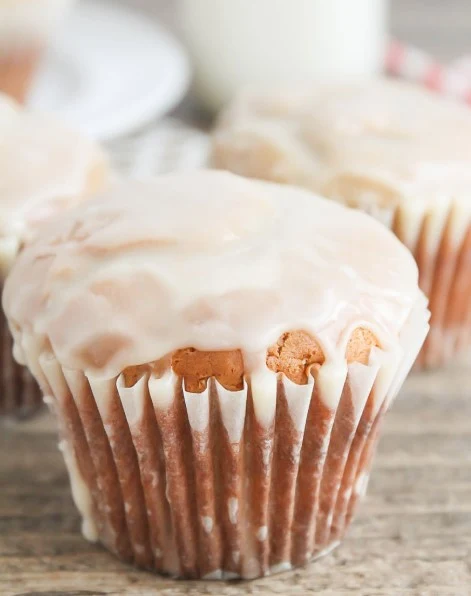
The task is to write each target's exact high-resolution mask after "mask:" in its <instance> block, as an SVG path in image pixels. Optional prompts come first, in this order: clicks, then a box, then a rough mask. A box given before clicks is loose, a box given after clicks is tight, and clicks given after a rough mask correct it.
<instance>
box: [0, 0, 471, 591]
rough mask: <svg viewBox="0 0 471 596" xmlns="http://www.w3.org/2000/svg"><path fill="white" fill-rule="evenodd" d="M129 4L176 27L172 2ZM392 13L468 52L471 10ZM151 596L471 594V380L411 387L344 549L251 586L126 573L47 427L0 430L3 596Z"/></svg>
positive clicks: (415, 381) (431, 378) (393, 415)
mask: <svg viewBox="0 0 471 596" xmlns="http://www.w3.org/2000/svg"><path fill="white" fill-rule="evenodd" d="M122 1H126V0H122ZM127 1H128V2H129V1H132V2H133V3H134V4H140V5H142V7H143V8H144V9H146V10H149V12H151V13H156V14H159V15H162V16H163V17H164V18H165V19H166V20H167V22H168V23H169V24H170V25H171V26H173V25H174V24H175V12H174V4H175V0H127ZM392 4H393V32H394V34H395V35H397V36H398V37H400V38H402V39H405V40H407V41H413V42H415V43H417V44H418V45H421V46H423V47H425V48H427V49H429V50H431V51H433V52H435V53H436V54H437V55H438V56H440V57H441V58H443V59H448V58H452V57H453V56H457V55H460V54H461V53H464V52H466V51H470V50H471V35H470V33H471V4H470V3H469V2H466V1H465V0H447V1H446V2H444V1H443V0H429V1H428V2H427V3H424V2H423V1H422V0H392ZM425 7H426V8H425ZM187 105H190V107H191V102H190V104H187ZM181 113H182V111H181V110H180V111H179V112H178V114H181ZM190 113H191V110H188V109H187V110H184V111H183V115H184V116H186V117H188V114H190ZM155 593H159V594H166V595H176V596H178V595H182V594H214V595H218V596H221V595H225V594H240V593H247V594H259V595H270V594H284V595H287V594H290V595H291V594H293V595H294V594H300V595H301V594H320V595H327V594H330V595H341V594H356V595H360V596H373V595H375V596H379V595H387V596H391V595H396V594H400V595H402V594H417V595H425V596H427V595H433V596H435V595H445V596H446V595H449V596H461V595H463V596H465V595H469V594H471V372H466V371H465V370H460V369H456V370H452V371H448V372H444V373H436V374H429V375H416V376H413V377H411V378H410V379H409V380H408V382H407V384H406V387H405V388H404V390H403V392H402V394H401V396H400V398H399V400H398V401H397V402H396V404H395V406H394V408H393V409H392V411H391V412H390V414H389V416H388V419H387V423H386V426H385V429H384V434H383V438H382V441H381V444H380V449H379V453H378V457H377V460H376V466H375V469H374V473H373V475H372V479H371V482H370V488H369V493H368V496H367V498H366V500H365V502H364V503H363V506H362V508H361V510H360V512H359V516H358V518H357V519H356V521H355V523H354V524H353V526H352V529H351V531H350V534H349V536H348V538H347V540H346V541H345V542H344V544H343V545H342V546H341V547H340V548H339V549H338V550H337V551H335V552H334V553H333V554H332V555H330V556H329V557H326V558H325V559H323V560H320V561H317V562H316V563H313V564H311V565H309V566H308V567H307V568H306V569H303V570H298V571H293V572H290V573H286V574H283V575H280V576H275V577H272V578H267V579H263V580H259V581H255V582H252V583H242V584H241V583H233V584H221V583H197V582H176V581H172V580H168V579H162V578H159V577H155V576H152V575H150V574H147V573H141V572H138V571H135V570H133V569H131V568H128V567H126V566H124V565H122V564H120V563H119V562H118V561H116V560H115V559H114V558H113V557H112V556H111V555H109V554H108V553H107V552H105V551H104V550H103V549H102V548H101V547H99V546H96V545H91V544H88V543H87V542H86V541H85V540H84V539H83V538H82V537H81V535H80V520H79V517H78V515H77V512H76V510H75V508H74V506H73V503H72V499H71V496H70V490H69V484H68V478H67V474H66V471H65V468H64V465H63V463H62V459H61V456H60V454H59V452H58V450H57V439H56V436H55V433H54V431H53V424H52V422H51V419H49V418H48V417H47V416H41V417H40V418H39V419H36V420H35V421H34V422H28V423H25V424H17V425H9V426H0V595H2V596H12V595H15V596H17V595H20V594H21V595H23V596H25V595H26V594H29V595H30V596H31V595H33V594H34V595H38V594H41V595H42V596H46V595H52V594H54V595H56V596H58V595H63V596H64V595H69V596H73V595H77V594H89V595H95V594H113V595H120V594H126V595H127V594H136V595H137V594H139V595H147V594H155Z"/></svg>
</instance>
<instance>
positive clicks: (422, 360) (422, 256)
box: [355, 197, 471, 370]
mask: <svg viewBox="0 0 471 596" xmlns="http://www.w3.org/2000/svg"><path fill="white" fill-rule="evenodd" d="M355 205H357V206H359V208H360V209H362V210H364V211H366V212H368V213H369V214H370V215H372V216H373V217H375V218H376V219H378V220H379V221H381V222H382V223H383V224H385V225H386V226H387V227H389V228H390V229H391V230H392V231H393V232H394V234H395V235H396V236H397V237H398V238H399V240H401V242H402V243H403V244H405V245H406V246H407V248H408V249H409V250H410V251H411V252H412V254H413V255H414V258H415V260H416V262H417V265H418V267H419V285H420V287H421V289H422V291H423V292H424V294H425V295H426V296H428V298H429V308H430V312H431V319H430V333H429V335H428V337H427V339H426V341H425V344H424V347H423V349H422V350H421V352H420V355H419V357H418V358H417V362H416V364H415V367H414V368H415V369H417V370H420V369H424V368H437V367H440V366H444V365H445V364H447V363H449V362H450V361H453V360H462V359H463V358H466V357H469V353H470V350H471V300H470V299H469V296H470V295H471V203H470V202H469V200H467V199H458V198H456V199H451V198H449V199H446V198H445V197H443V198H442V199H441V200H437V201H436V202H434V203H431V204H430V203H429V202H425V201H421V200H417V199H414V198H410V200H404V201H402V202H401V204H400V205H399V206H398V207H397V208H394V209H389V208H384V209H382V208H376V207H374V206H368V205H362V203H361V201H360V202H358V203H357V202H355Z"/></svg>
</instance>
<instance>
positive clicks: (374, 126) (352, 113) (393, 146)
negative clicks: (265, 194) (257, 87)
mask: <svg viewBox="0 0 471 596" xmlns="http://www.w3.org/2000/svg"><path fill="white" fill-rule="evenodd" d="M470 138H471V112H470V111H469V109H468V107H467V106H465V105H461V104H458V103H456V102H454V101H453V100H450V99H445V98H442V97H440V96H438V95H436V94H433V93H431V92H428V91H426V90H423V89H421V88H419V87H418V86H414V85H411V84H407V83H400V82H392V81H386V80H381V79H379V80H376V81H375V82H369V83H364V84H353V85H342V86H339V85H334V86H324V87H320V88H319V87H318V88H315V89H312V90H309V89H304V90H303V91H301V90H300V91H299V92H291V93H283V92H273V91H272V92H270V93H269V92H265V93H263V92H260V93H256V92H254V93H246V94H245V95H242V96H241V97H240V98H239V99H238V100H236V101H235V102H234V104H233V105H232V106H230V107H229V109H228V110H227V112H226V114H225V115H224V116H223V118H222V120H221V125H220V127H219V129H218V130H217V131H216V134H215V141H214V145H215V159H216V161H217V162H218V163H219V164H220V165H222V166H223V167H227V168H228V169H230V170H233V171H235V172H237V173H241V174H246V175H247V174H248V175H253V176H255V177H260V178H263V179H268V180H280V181H284V182H288V183H294V184H298V185H300V186H304V187H308V188H310V189H311V190H314V191H316V192H319V193H321V194H324V195H326V196H329V197H331V198H335V199H339V200H341V201H347V202H348V203H349V204H352V205H355V206H357V207H361V208H363V209H369V208H371V207H372V206H374V207H376V208H378V207H388V206H391V205H392V206H397V204H398V203H401V202H406V203H409V202H417V201H418V202H425V203H426V204H427V205H430V204H433V203H437V202H438V203H440V204H444V205H445V208H446V204H447V203H448V202H449V201H450V200H451V199H453V200H457V199H459V198H460V197H461V198H464V199H467V198H468V196H469V194H470V191H471V167H470V165H471V158H470V155H471V146H470ZM266 156H269V157H268V158H267V157H266ZM264 157H265V159H264ZM466 202H467V203H469V201H466Z"/></svg>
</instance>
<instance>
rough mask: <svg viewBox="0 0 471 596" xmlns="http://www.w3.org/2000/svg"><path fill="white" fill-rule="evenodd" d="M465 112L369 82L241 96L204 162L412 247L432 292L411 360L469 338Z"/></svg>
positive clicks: (448, 352)
mask: <svg viewBox="0 0 471 596" xmlns="http://www.w3.org/2000/svg"><path fill="white" fill-rule="evenodd" d="M470 138H471V112H470V110H469V108H468V107H467V106H464V105H459V104H457V103H454V102H452V101H451V100H446V99H443V98H440V97H438V96H436V95H433V94H432V93H429V92H427V91H424V90H422V89H420V88H418V87H414V86H411V85H407V84H403V83H397V82H388V81H376V82H373V83H367V84H363V85H345V86H341V87H339V86H336V87H326V88H323V89H322V90H316V91H312V92H310V91H308V90H306V91H305V92H299V93H296V92H293V93H291V94H289V93H285V94H282V93H278V94H277V93H272V94H269V93H266V94H263V93H262V94H258V95H257V94H253V95H250V94H247V95H246V96H243V97H240V98H239V99H238V100H237V101H235V103H234V104H233V105H232V106H230V107H229V108H228V110H227V112H226V113H225V114H223V116H222V117H221V121H220V125H219V128H218V129H217V130H216V132H215V135H214V145H213V155H212V162H213V164H214V165H216V166H217V167H219V168H224V169H228V170H231V171H233V172H236V173H239V174H243V175H246V176H251V177H255V178H262V179H267V180H273V181H277V182H281V183H289V184H295V185H299V186H303V187H306V188H309V189H311V190H314V191H317V192H319V193H321V194H323V195H325V196H327V197H330V198H332V199H335V200H338V201H341V202H343V203H345V204H347V205H348V206H350V207H355V208H359V209H363V210H365V211H368V212H369V213H371V214H372V215H374V216H375V217H377V218H378V219H380V220H381V221H383V222H384V223H385V224H386V225H387V226H389V227H390V228H392V230H393V231H394V233H395V234H396V235H397V236H398V237H399V238H400V239H401V241H402V242H403V243H404V244H405V245H406V246H407V247H408V248H409V249H410V250H411V251H412V252H413V254H414V256H415V258H416V261H417V263H418V265H419V272H420V286H421V288H422V290H423V291H424V293H425V294H426V295H427V296H429V298H430V310H431V312H432V319H431V331H430V335H429V337H428V339H427V341H426V344H425V347H424V350H423V351H422V353H421V356H420V358H419V364H421V365H422V366H427V367H435V366H438V365H442V364H444V363H445V362H447V361H449V360H450V359H453V358H455V356H457V355H458V354H460V353H462V352H465V351H466V350H467V349H468V348H469V346H470V342H471V303H470V301H469V300H468V299H467V296H468V295H469V291H470V289H471V266H470V256H471V252H470V251H471V227H470V222H471V210H470V208H469V205H470V201H469V196H470V193H471V167H470V166H471V161H470V155H471V153H470V141H469V139H470Z"/></svg>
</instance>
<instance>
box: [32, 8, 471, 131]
mask: <svg viewBox="0 0 471 596" xmlns="http://www.w3.org/2000/svg"><path fill="white" fill-rule="evenodd" d="M122 9H126V12H124V13H123V12H121V11H122ZM249 13H250V18H247V17H248V14H249ZM470 17H471V5H470V3H469V2H466V0H448V1H447V2H443V1H442V0H427V2H425V0H358V1H357V2H355V3H352V2H350V1H349V0H333V1H332V2H329V3H326V2H322V1H321V2H319V1H318V0H313V1H311V0H307V1H306V0H293V1H290V2H288V1H287V0H273V1H272V2H270V1H267V0H259V2H257V3H253V2H248V0H241V1H240V2H233V1H232V0H79V1H78V2H77V3H76V5H75V6H74V7H73V8H72V9H71V12H70V14H68V16H67V19H66V21H65V22H64V23H63V24H62V26H61V28H60V30H59V32H58V35H57V37H56V38H55V41H54V44H53V47H52V49H51V50H50V51H49V54H48V56H47V58H46V59H45V60H44V62H46V64H44V62H43V66H42V68H41V71H40V73H39V74H38V75H37V77H36V79H35V84H34V87H33V89H32V90H31V91H30V93H29V96H28V97H29V99H28V102H29V104H30V105H31V106H33V107H39V108H41V109H48V110H52V111H56V112H58V113H59V114H60V115H62V116H63V117H64V118H65V119H66V120H70V121H71V122H72V123H73V124H74V125H76V126H79V127H81V128H83V129H84V130H85V131H86V132H88V133H89V134H90V135H91V136H94V137H96V138H99V139H100V140H103V141H115V140H116V139H121V140H122V139H123V138H124V137H127V136H129V135H135V133H136V132H137V131H140V132H141V133H145V132H146V131H147V132H148V131H149V129H150V128H152V127H154V128H155V123H156V121H159V122H161V120H162V117H163V116H168V115H169V114H170V115H171V116H174V117H177V118H178V119H179V120H182V121H183V122H185V123H187V124H190V125H192V126H196V127H197V128H200V129H205V128H206V129H207V128H208V127H209V126H210V124H211V122H212V118H213V117H214V114H215V112H216V110H217V109H218V108H219V107H221V105H223V104H224V103H225V102H226V101H227V100H228V99H229V98H230V97H231V96H232V94H233V93H234V92H235V91H236V90H237V89H238V88H240V87H241V86H243V83H247V82H249V83H250V82H251V83H253V82H254V80H257V82H258V83H260V82H262V83H264V84H266V83H274V84H283V83H284V84H287V83H291V82H293V81H294V82H297V81H299V80H302V81H303V82H304V81H305V80H306V79H311V78H312V80H313V81H315V82H317V81H319V80H324V79H326V78H327V79H329V78H334V79H340V80H344V79H347V78H355V77H365V76H373V75H375V74H377V73H378V71H379V70H380V69H381V67H382V66H383V64H384V60H383V55H384V53H386V54H387V51H388V48H389V47H390V46H389V42H388V41H387V40H388V39H389V38H391V39H394V40H398V41H399V42H401V44H405V46H406V48H407V49H409V46H410V47H411V48H412V50H414V51H416V50H419V51H420V52H424V55H423V56H422V55H419V56H417V55H412V56H410V55H409V53H408V54H407V56H406V57H407V63H406V64H405V65H401V67H402V68H403V71H402V72H400V73H396V74H400V76H403V77H406V78H412V79H413V80H417V81H418V82H423V81H421V78H423V77H426V76H427V68H428V66H427V61H428V60H430V61H435V60H436V61H439V62H443V63H444V64H451V65H453V66H456V65H458V66H459V67H460V69H461V70H463V69H462V68H461V67H462V64H463V60H462V59H463V57H466V54H467V53H468V52H470V51H471V42H470V39H471V36H470V31H471V26H470ZM342 19H343V20H342ZM159 25H162V27H163V29H162V28H160V27H159ZM165 30H167V31H168V32H169V33H170V35H171V37H165ZM279 31H283V32H284V33H285V42H286V43H285V45H283V44H277V42H276V40H277V36H278V34H279ZM262 32H263V36H262V35H261V34H262ZM262 39H263V40H265V46H267V47H269V48H270V51H269V52H268V50H267V47H265V48H263V47H262V46H263V43H262V42H261V41H260V40H262ZM289 40H291V43H288V42H289ZM308 44H309V45H308ZM279 45H281V46H282V47H279ZM309 52H310V53H311V56H310V57H309V58H308V59H304V60H301V59H300V56H303V57H304V56H307V55H308V53H309ZM380 63H381V64H380ZM268 66H269V67H270V68H272V70H273V69H274V71H273V72H269V71H270V68H268ZM396 66H397V65H396ZM466 66H467V65H466ZM195 71H196V72H195ZM468 71H469V68H467V70H466V72H465V75H466V80H465V82H463V81H462V80H460V82H459V83H458V87H460V88H461V87H463V86H465V85H467V84H468V83H467V81H468V80H469V81H471V77H469V78H468ZM311 74H312V77H311ZM461 74H462V72H461V73H460V75H461ZM261 75H262V76H261ZM74 77H75V79H74ZM260 79H262V80H260ZM263 79H264V80H263ZM286 79H287V80H286ZM190 81H193V85H192V86H191V88H190ZM189 89H190V90H189ZM208 89H209V91H208Z"/></svg>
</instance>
